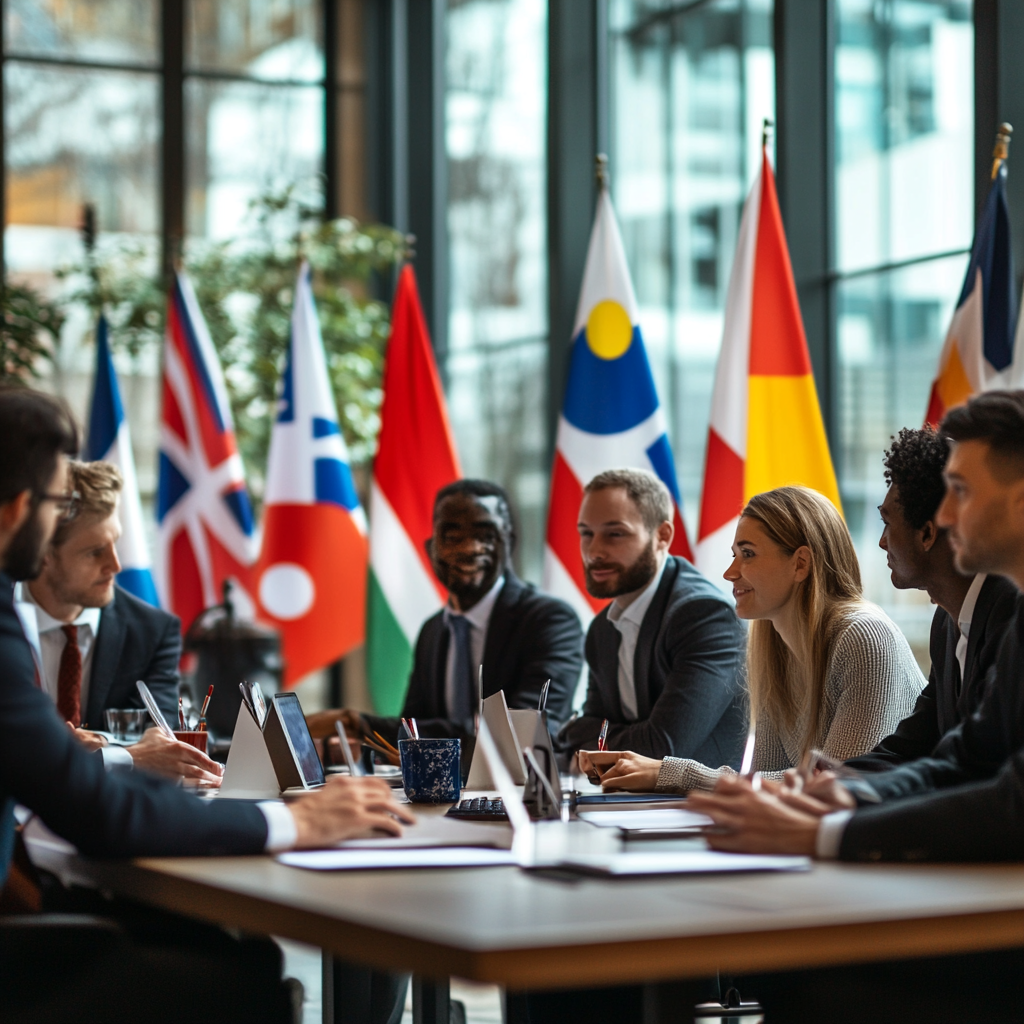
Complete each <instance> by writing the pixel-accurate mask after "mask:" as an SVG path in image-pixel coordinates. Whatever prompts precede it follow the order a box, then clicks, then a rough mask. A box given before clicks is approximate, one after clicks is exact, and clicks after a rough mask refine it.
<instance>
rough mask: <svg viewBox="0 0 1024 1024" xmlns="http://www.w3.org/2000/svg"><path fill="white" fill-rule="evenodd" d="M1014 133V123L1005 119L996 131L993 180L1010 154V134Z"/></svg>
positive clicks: (993, 153) (993, 150)
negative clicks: (1009, 122)
mask: <svg viewBox="0 0 1024 1024" xmlns="http://www.w3.org/2000/svg"><path fill="white" fill-rule="evenodd" d="M1012 134H1013V125H1010V124H1007V123H1006V122H1005V121H1004V122H1003V123H1002V124H1001V125H1000V126H999V131H997V132H996V144H995V146H994V147H993V149H992V180H993V181H995V180H996V175H997V174H998V173H999V168H1000V167H1001V166H1002V165H1003V162H1004V161H1005V160H1006V159H1007V157H1008V156H1009V155H1010V136H1011V135H1012Z"/></svg>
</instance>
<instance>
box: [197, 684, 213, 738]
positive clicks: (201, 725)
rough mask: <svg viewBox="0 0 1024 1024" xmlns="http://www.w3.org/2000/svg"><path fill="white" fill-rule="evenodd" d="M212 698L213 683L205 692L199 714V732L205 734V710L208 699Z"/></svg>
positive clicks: (207, 705)
mask: <svg viewBox="0 0 1024 1024" xmlns="http://www.w3.org/2000/svg"><path fill="white" fill-rule="evenodd" d="M212 696H213V683H210V688H209V689H208V690H207V691H206V700H204V701H203V709H202V711H200V712H199V731H200V732H206V709H207V708H208V707H209V706H210V698H211V697H212Z"/></svg>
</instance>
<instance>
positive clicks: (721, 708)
mask: <svg viewBox="0 0 1024 1024" xmlns="http://www.w3.org/2000/svg"><path fill="white" fill-rule="evenodd" d="M579 532H580V547H581V551H582V555H583V565H584V572H585V574H586V582H587V590H588V591H589V592H590V594H592V595H593V596H594V597H601V598H613V601H612V603H611V604H609V605H608V607H607V608H605V609H604V610H603V611H602V612H601V613H600V614H599V615H598V616H597V617H596V618H595V619H594V621H593V622H592V623H591V625H590V629H589V631H588V633H587V643H586V657H587V665H588V667H589V670H590V678H589V683H588V686H587V699H586V702H585V703H584V705H583V713H582V714H581V715H580V716H579V717H577V718H573V719H572V720H571V721H570V722H568V723H567V724H566V726H565V727H564V728H563V729H562V731H561V733H560V734H559V737H558V743H559V746H560V747H561V748H562V749H563V750H567V751H570V752H572V751H576V750H581V749H589V750H595V749H597V740H598V734H599V732H600V729H601V725H602V722H603V721H604V719H608V722H609V728H608V735H607V741H606V748H607V749H609V750H635V751H637V752H638V753H640V754H643V755H645V756H647V757H656V758H663V757H667V756H669V755H671V756H673V757H692V758H695V759H696V760H698V761H700V762H701V763H702V764H710V765H714V766H716V767H717V766H719V765H731V766H733V767H738V765H739V761H740V757H741V756H742V750H743V740H744V737H745V736H746V731H747V713H746V708H745V705H744V692H743V683H742V679H741V670H742V664H743V654H744V637H745V634H744V630H743V627H742V625H741V624H740V622H739V619H737V617H736V613H735V612H734V611H733V609H732V607H731V605H730V604H729V603H728V602H727V601H726V599H725V597H724V596H723V595H722V593H721V591H720V590H718V589H717V588H716V587H715V586H713V585H712V584H711V583H710V582H709V581H708V580H707V579H705V578H704V577H703V576H702V575H701V574H700V573H699V572H697V570H696V569H695V568H694V567H693V566H692V565H690V563H689V562H687V561H686V560H685V559H683V558H675V557H672V556H670V555H669V554H668V549H669V545H670V544H671V543H672V534H673V526H672V501H671V497H670V496H669V493H668V490H667V489H666V487H665V485H664V484H663V483H662V482H661V481H660V480H659V479H658V478H657V477H656V476H655V475H654V474H653V473H649V472H646V471H644V470H635V469H620V470H609V471H608V472H605V473H601V474H600V475H598V476H596V477H595V478H594V479H593V480H591V481H590V483H588V484H587V486H586V488H585V491H584V498H583V504H582V506H581V508H580V516H579Z"/></svg>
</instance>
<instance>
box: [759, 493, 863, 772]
mask: <svg viewBox="0 0 1024 1024" xmlns="http://www.w3.org/2000/svg"><path fill="white" fill-rule="evenodd" d="M741 516H742V517H743V518H746V519H752V520H754V521H755V522H758V523H760V524H761V526H762V528H763V529H764V531H765V533H767V534H768V536H769V537H770V538H771V540H772V541H774V542H775V543H776V544H778V545H779V547H780V548H782V549H783V551H785V552H786V553H787V554H788V555H792V554H793V553H794V552H795V551H796V550H797V548H800V547H807V548H808V549H809V550H810V552H811V558H810V571H809V572H808V574H807V578H806V579H805V580H804V581H803V582H802V583H800V584H799V587H800V591H799V593H798V595H797V600H798V601H799V602H800V604H799V611H800V618H801V623H802V626H803V629H802V634H801V635H802V636H803V638H804V644H803V649H802V650H800V651H796V652H794V651H791V650H790V649H789V647H788V646H787V645H786V644H785V643H784V642H783V639H782V637H781V636H780V635H779V633H778V631H777V630H776V629H775V626H774V625H773V624H772V623H771V622H770V621H769V620H768V619H758V620H756V621H754V622H752V623H751V626H750V639H749V642H748V644H747V678H748V682H749V686H750V715H751V723H752V724H753V723H755V722H763V721H769V722H771V723H772V725H773V726H774V727H775V729H776V731H777V732H779V733H780V734H781V733H789V734H790V735H792V734H793V733H794V732H798V733H800V734H802V735H801V752H802V753H806V752H807V751H808V750H810V749H811V747H813V746H814V745H815V744H816V742H817V741H818V739H819V733H820V727H821V722H820V719H821V714H822V694H823V692H824V689H825V680H826V677H827V673H828V662H829V653H830V650H831V643H832V640H833V637H834V635H835V632H836V627H837V626H838V624H839V620H840V619H841V618H842V617H843V615H844V614H845V613H847V612H848V611H849V610H850V609H851V608H852V607H855V606H856V605H858V604H861V603H862V602H863V598H862V596H861V593H862V591H861V582H860V565H859V563H858V562H857V554H856V552H855V551H854V549H853V541H852V540H851V539H850V531H849V530H848V529H847V528H846V523H844V522H843V519H842V516H840V515H839V513H838V512H837V511H836V508H835V506H834V505H833V504H832V502H830V501H829V500H828V499H827V498H826V497H824V496H823V495H821V494H819V493H818V492H817V491H812V490H810V489H809V488H807V487H778V488H776V489H775V490H774V491H765V493H764V494H758V495H755V496H754V497H753V498H751V499H750V501H749V502H747V505H746V507H745V508H744V509H743V512H742V514H741Z"/></svg>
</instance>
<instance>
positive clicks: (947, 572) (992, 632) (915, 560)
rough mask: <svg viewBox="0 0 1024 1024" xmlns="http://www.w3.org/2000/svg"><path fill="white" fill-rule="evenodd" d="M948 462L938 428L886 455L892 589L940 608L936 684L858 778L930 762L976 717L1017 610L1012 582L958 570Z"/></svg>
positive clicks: (898, 443) (858, 765) (857, 762)
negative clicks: (948, 503) (946, 521)
mask: <svg viewBox="0 0 1024 1024" xmlns="http://www.w3.org/2000/svg"><path fill="white" fill-rule="evenodd" d="M948 456H949V440H948V438H946V437H944V436H943V435H942V434H940V433H938V432H937V431H935V430H933V429H932V428H931V427H925V428H924V429H922V430H911V429H903V430H901V431H900V433H899V437H898V438H896V439H895V440H894V441H893V443H892V445H891V447H890V448H889V450H888V451H887V452H886V453H885V479H886V482H887V483H888V484H889V489H888V491H887V492H886V495H885V500H884V501H883V502H882V504H881V505H880V506H879V507H878V511H879V513H880V514H881V516H882V523H883V529H882V537H881V539H880V540H879V542H878V543H879V547H881V548H882V550H883V551H885V552H886V555H887V560H888V564H889V570H890V572H891V576H892V585H893V586H894V587H896V588H897V589H898V590H911V589H916V590H924V591H926V592H927V593H928V596H929V597H930V598H931V599H932V601H933V603H934V604H935V605H937V607H936V609H935V616H934V617H933V619H932V630H931V645H930V651H931V662H932V665H931V673H930V675H929V678H928V685H927V686H926V687H925V689H924V690H923V691H922V693H921V696H920V697H919V698H918V700H917V705H916V706H915V708H914V712H913V714H912V715H910V716H909V717H908V718H905V719H904V720H903V721H902V722H900V724H899V726H898V728H897V729H896V731H895V732H894V733H893V734H892V735H891V736H887V737H886V738H885V739H883V740H882V741H881V743H879V744H878V746H877V747H875V749H874V750H870V751H868V752H867V753H866V754H862V755H861V756H860V757H855V758H853V759H852V760H850V761H848V762H847V764H848V765H849V766H850V767H852V768H855V769H856V770H858V771H862V772H875V771H883V770H885V769H886V768H891V767H893V766H894V765H898V764H902V763H904V762H905V761H913V760H915V759H916V758H919V757H927V756H928V755H929V754H930V753H931V752H932V750H934V749H935V747H936V745H937V744H938V742H939V740H940V739H942V737H943V736H944V735H945V734H946V733H947V732H949V731H950V730H951V729H953V728H955V727H956V726H957V725H959V724H960V723H961V722H962V721H963V720H964V719H965V718H968V717H969V716H970V715H972V714H973V713H974V711H975V710H976V709H977V707H978V704H979V703H980V702H981V698H982V695H983V694H984V692H985V685H986V681H987V678H988V673H989V670H990V669H991V668H992V666H993V665H994V664H995V660H996V654H997V653H998V651H999V645H1000V643H1001V642H1002V639H1003V636H1004V634H1005V633H1006V627H1007V623H1008V622H1009V620H1010V618H1011V617H1012V615H1013V613H1014V609H1015V607H1016V601H1017V588H1016V587H1015V586H1014V585H1013V584H1012V583H1011V582H1010V581H1009V580H1008V579H1006V578H1005V577H1003V576H996V575H988V574H986V573H977V574H975V575H969V576H965V575H964V574H963V573H961V572H958V571H957V568H956V565H955V564H954V555H953V549H952V547H951V546H950V543H949V531H948V530H944V529H941V528H940V527H939V526H937V525H936V522H935V516H936V513H937V512H938V509H939V504H940V503H941V501H942V498H943V495H944V494H945V492H946V483H945V481H944V480H943V478H942V471H943V469H944V468H945V465H946V459H947V458H948Z"/></svg>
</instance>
